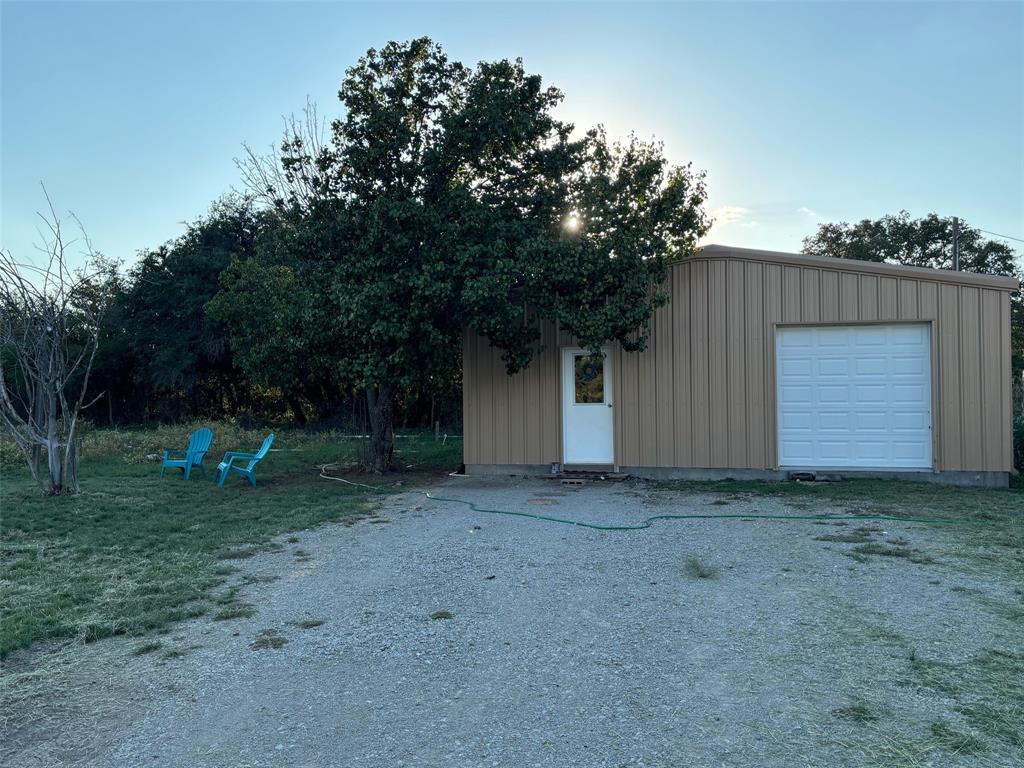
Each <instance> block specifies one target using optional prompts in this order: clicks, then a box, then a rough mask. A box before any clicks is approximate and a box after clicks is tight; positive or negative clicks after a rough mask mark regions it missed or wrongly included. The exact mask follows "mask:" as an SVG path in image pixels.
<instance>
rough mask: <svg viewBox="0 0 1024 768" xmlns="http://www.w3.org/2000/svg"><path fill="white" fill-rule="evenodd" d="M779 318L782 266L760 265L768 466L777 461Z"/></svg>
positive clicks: (780, 317) (780, 315) (780, 316)
mask: <svg viewBox="0 0 1024 768" xmlns="http://www.w3.org/2000/svg"><path fill="white" fill-rule="evenodd" d="M781 320H782V268H781V267H780V266H779V265H778V264H765V265H764V327H763V328H762V332H761V337H762V347H763V349H764V383H763V388H764V402H765V408H764V417H765V450H766V455H767V461H768V466H769V467H774V466H776V465H777V464H778V452H779V451H778V448H779V447H778V444H777V442H776V440H775V435H776V422H777V421H778V417H777V412H776V403H775V323H777V322H779V321H781Z"/></svg>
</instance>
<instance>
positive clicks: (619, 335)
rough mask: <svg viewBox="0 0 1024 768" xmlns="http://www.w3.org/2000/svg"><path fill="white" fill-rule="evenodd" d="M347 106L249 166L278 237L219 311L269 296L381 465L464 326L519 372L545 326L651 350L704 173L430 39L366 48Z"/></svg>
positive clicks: (698, 208) (346, 85)
mask: <svg viewBox="0 0 1024 768" xmlns="http://www.w3.org/2000/svg"><path fill="white" fill-rule="evenodd" d="M338 96H339V99H340V101H341V103H342V105H343V107H344V114H343V115H342V116H341V117H340V118H338V119H336V120H334V121H333V122H332V123H331V131H330V138H329V140H325V141H321V140H320V138H319V134H318V131H317V125H318V121H317V119H316V117H315V114H314V113H312V111H308V112H307V115H306V118H305V119H304V120H299V121H296V122H293V123H292V124H291V126H290V127H289V130H288V131H287V132H286V136H285V138H284V141H283V142H282V144H281V148H280V152H279V153H277V154H276V155H274V156H271V157H260V156H258V155H255V154H252V153H250V155H249V157H248V159H247V160H246V161H245V162H243V163H242V169H243V172H244V174H245V177H246V179H247V181H248V183H249V186H250V188H251V189H252V191H254V192H255V193H256V194H258V195H259V196H260V197H261V198H262V199H263V200H264V201H265V202H267V203H268V204H270V205H271V206H272V207H273V209H274V210H275V211H276V212H277V214H278V216H279V218H280V220H281V222H282V228H281V230H280V231H279V232H278V233H277V234H276V236H275V237H274V238H273V240H272V241H270V242H268V244H267V246H266V247H265V248H264V249H262V251H261V253H260V256H259V258H258V259H257V260H256V261H254V262H251V263H250V264H248V265H245V266H244V267H243V266H241V265H238V266H236V267H233V268H232V269H230V270H229V271H228V272H227V273H226V275H225V276H224V278H223V285H224V289H225V293H224V295H223V296H222V297H220V298H219V299H218V300H217V301H216V302H215V303H214V304H212V305H211V307H214V308H215V311H216V312H217V313H218V314H219V316H221V317H229V318H230V317H231V316H232V309H231V308H232V307H235V308H237V307H239V306H241V305H242V304H244V302H245V301H249V302H253V301H254V300H255V298H256V297H257V296H259V295H263V294H262V292H263V291H266V295H268V296H273V297H275V298H274V299H273V300H272V301H273V303H272V304H271V305H270V306H271V307H273V308H275V309H280V310H281V312H282V316H275V317H270V316H269V315H270V314H271V313H270V312H269V311H268V312H267V313H264V316H263V317H261V318H259V320H258V322H259V323H260V325H259V329H258V331H257V332H258V333H259V335H260V338H262V339H263V340H264V341H265V343H267V344H268V345H270V346H271V347H272V348H273V349H275V350H280V354H281V355H285V354H288V350H289V348H291V349H293V350H294V355H293V357H292V358H290V359H291V360H292V361H294V364H295V365H296V366H298V367H300V368H306V369H308V368H315V367H327V368H330V369H331V370H332V372H333V375H334V376H336V377H337V378H338V380H339V381H342V382H345V383H346V384H349V385H351V386H353V387H357V388H359V389H361V390H363V391H365V393H366V398H367V405H368V412H369V416H370V426H371V440H370V465H371V468H372V469H374V470H376V471H383V470H385V469H387V468H388V466H389V464H390V460H391V452H392V447H393V436H392V408H393V403H394V398H395V394H396V392H398V391H399V390H400V389H401V388H403V387H411V386H422V385H424V383H426V384H427V385H429V383H430V381H431V380H446V379H450V377H451V376H452V375H454V372H456V371H457V370H458V366H459V359H460V340H461V335H462V332H463V330H464V329H465V328H469V329H472V330H474V331H476V332H479V333H481V334H483V335H484V336H486V337H487V338H488V339H489V340H490V341H491V343H492V344H494V345H495V346H497V347H499V348H500V349H502V351H503V356H504V359H505V361H506V363H507V366H508V370H509V372H510V373H512V372H515V371H517V370H519V369H521V368H523V367H524V366H526V365H528V364H529V362H530V360H531V359H532V358H533V357H534V356H535V355H536V354H537V352H538V351H539V349H540V346H539V339H540V333H539V324H540V323H541V322H542V321H544V320H557V321H559V322H560V323H561V325H562V327H563V328H564V329H565V330H567V331H568V332H570V333H572V334H573V335H574V336H576V338H577V339H578V340H579V341H580V343H581V344H583V345H584V346H586V347H589V348H591V349H593V350H595V351H596V350H599V349H600V347H601V345H602V344H603V343H605V342H606V341H609V340H616V341H619V342H621V343H622V344H623V346H624V347H625V348H626V349H630V350H635V349H641V348H643V346H644V344H645V343H646V338H647V324H648V322H649V319H650V316H651V313H652V311H653V309H654V308H655V307H657V306H658V305H659V304H661V303H662V302H664V301H665V296H664V294H663V292H662V291H660V290H659V289H658V284H659V283H660V282H661V280H662V279H663V278H664V276H665V273H666V264H667V262H668V261H669V260H671V259H673V258H679V257H682V256H685V255H687V254H689V253H690V252H692V250H693V249H694V247H695V245H696V241H697V239H698V238H699V237H700V236H701V235H702V234H703V233H704V232H705V231H706V228H707V222H706V219H705V216H704V213H703V210H702V204H703V202H704V198H705V192H704V185H703V176H702V175H700V174H695V173H693V172H692V171H691V170H690V169H689V168H688V167H682V168H679V167H671V166H670V165H669V164H668V162H667V161H666V159H665V157H664V154H663V152H662V149H661V147H660V146H659V145H657V144H649V143H645V142H642V141H638V140H636V139H635V138H634V139H630V140H629V141H628V142H626V143H624V144H612V143H610V142H609V141H608V139H607V138H606V136H605V135H604V134H603V132H602V131H600V130H596V129H595V130H591V131H589V132H587V133H584V134H582V135H575V133H574V127H573V126H572V125H570V124H568V123H564V122H562V121H560V120H558V119H557V118H556V117H555V115H554V110H555V108H556V106H557V105H558V104H559V102H560V101H561V99H562V94H561V93H560V92H559V91H558V90H557V89H555V88H553V87H545V86H544V84H543V83H542V80H541V78H540V77H539V76H537V75H533V74H529V73H527V72H526V71H525V69H524V67H523V64H522V62H521V61H519V60H516V61H508V60H501V61H495V62H482V63H480V64H478V65H477V66H476V67H467V66H465V65H463V64H461V63H459V62H456V61H452V60H450V59H449V58H448V57H447V56H446V55H445V54H444V52H443V51H442V50H441V48H440V47H439V46H438V45H436V44H434V43H433V42H431V41H430V40H429V39H426V38H421V39H417V40H413V41H411V42H407V43H394V42H392V43H389V44H388V45H386V46H384V47H383V48H382V49H380V50H370V51H368V52H367V54H366V55H365V56H364V57H362V58H361V59H360V60H359V61H358V62H357V63H356V64H355V65H354V66H353V67H351V68H350V69H349V70H348V71H347V72H346V75H345V78H344V80H343V81H342V84H341V89H340V91H339V94H338ZM234 317H235V318H236V319H235V320H234V321H230V320H229V324H230V325H231V328H232V335H233V338H235V336H236V334H237V338H238V341H239V344H245V343H247V341H252V340H253V333H254V331H253V330H252V329H251V328H250V329H248V330H247V329H246V328H244V327H242V326H241V325H239V323H238V320H240V319H241V318H242V317H243V314H241V313H237V312H236V313H235V314H234ZM236 346H238V345H236ZM254 359H255V358H254ZM279 359H288V358H279Z"/></svg>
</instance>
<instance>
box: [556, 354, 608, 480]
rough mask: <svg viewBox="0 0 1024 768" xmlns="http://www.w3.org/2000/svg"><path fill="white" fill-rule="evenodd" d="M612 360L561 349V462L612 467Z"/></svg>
mask: <svg viewBox="0 0 1024 768" xmlns="http://www.w3.org/2000/svg"><path fill="white" fill-rule="evenodd" d="M613 436H614V422H613V420H612V358H611V355H609V354H608V353H607V350H606V351H605V354H604V356H603V357H592V356H591V355H590V354H588V353H587V352H586V351H585V350H582V349H563V350H562V461H563V462H564V463H565V464H612V463H613V462H614V460H615V450H614V437H613Z"/></svg>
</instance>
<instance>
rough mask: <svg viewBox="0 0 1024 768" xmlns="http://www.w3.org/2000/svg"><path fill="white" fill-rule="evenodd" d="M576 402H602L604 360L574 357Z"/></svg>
mask: <svg viewBox="0 0 1024 768" xmlns="http://www.w3.org/2000/svg"><path fill="white" fill-rule="evenodd" d="M573 363H574V367H575V370H576V373H575V385H576V386H575V389H576V402H577V403H580V404H586V403H603V402H604V358H602V357H600V356H593V357H592V356H591V355H574V356H573Z"/></svg>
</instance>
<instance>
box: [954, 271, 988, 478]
mask: <svg viewBox="0 0 1024 768" xmlns="http://www.w3.org/2000/svg"><path fill="white" fill-rule="evenodd" d="M980 316H981V302H980V290H979V289H978V288H970V287H967V286H960V424H961V441H960V446H961V450H962V451H963V453H962V454H961V455H962V457H963V458H962V462H963V463H962V466H963V468H964V469H981V468H982V467H983V466H984V463H985V462H984V452H983V451H984V449H983V446H982V438H981V431H982V424H983V423H984V421H983V418H984V415H983V413H982V408H981V321H980Z"/></svg>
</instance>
